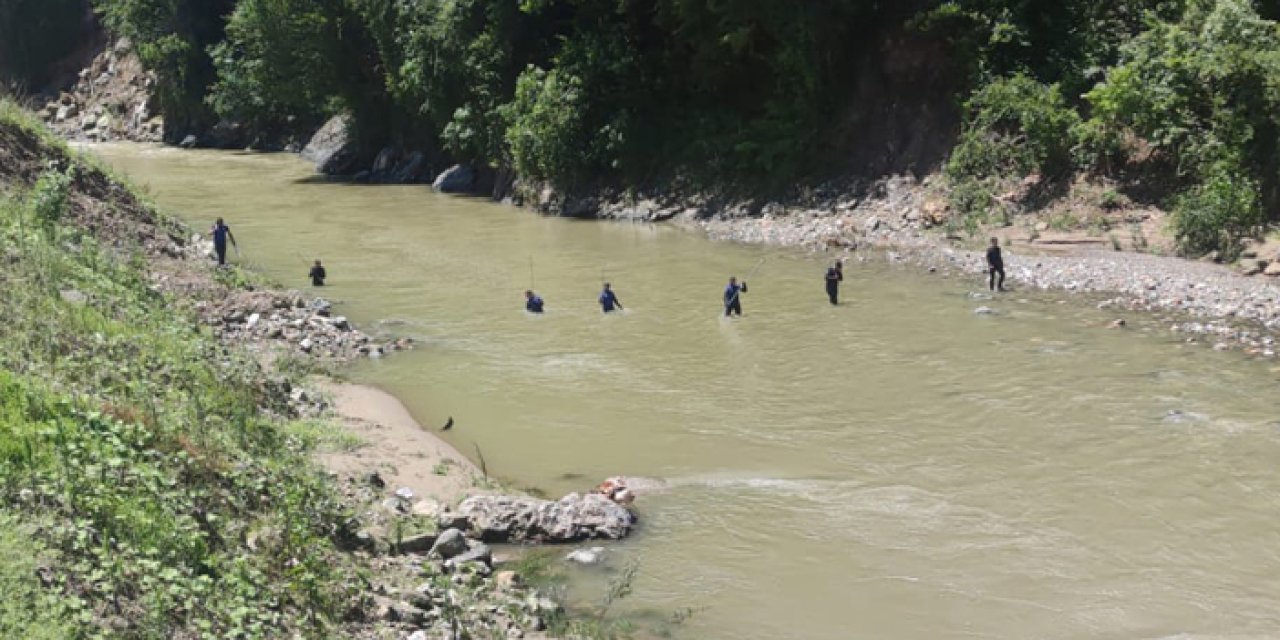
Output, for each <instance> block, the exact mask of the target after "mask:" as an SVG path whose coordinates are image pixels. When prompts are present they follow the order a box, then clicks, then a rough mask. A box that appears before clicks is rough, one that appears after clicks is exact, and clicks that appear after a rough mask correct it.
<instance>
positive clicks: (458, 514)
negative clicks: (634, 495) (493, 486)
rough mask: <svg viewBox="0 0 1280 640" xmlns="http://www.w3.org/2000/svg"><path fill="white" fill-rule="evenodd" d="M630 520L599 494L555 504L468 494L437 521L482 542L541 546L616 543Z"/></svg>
mask: <svg viewBox="0 0 1280 640" xmlns="http://www.w3.org/2000/svg"><path fill="white" fill-rule="evenodd" d="M635 522H636V517H635V514H633V513H632V512H631V511H630V510H629V509H627V508H626V507H624V506H622V505H620V504H618V503H617V502H614V501H613V500H612V499H610V498H609V497H606V496H604V495H603V494H599V493H589V494H586V495H581V494H577V493H571V494H569V495H567V496H565V497H563V498H561V499H560V500H557V501H554V502H553V501H550V500H540V499H538V498H530V497H523V496H473V497H471V498H467V499H466V500H463V501H462V504H460V505H458V507H457V508H456V510H454V511H453V512H449V513H444V514H441V515H440V516H439V517H438V519H437V524H438V525H439V526H440V527H441V528H442V529H443V528H465V529H466V530H467V531H468V532H469V533H470V534H471V535H474V536H476V537H478V538H479V539H481V540H484V541H487V542H545V543H565V542H578V541H580V540H589V539H593V538H605V539H609V540H620V539H622V538H624V537H626V536H627V534H628V533H630V532H631V528H632V526H634V525H635Z"/></svg>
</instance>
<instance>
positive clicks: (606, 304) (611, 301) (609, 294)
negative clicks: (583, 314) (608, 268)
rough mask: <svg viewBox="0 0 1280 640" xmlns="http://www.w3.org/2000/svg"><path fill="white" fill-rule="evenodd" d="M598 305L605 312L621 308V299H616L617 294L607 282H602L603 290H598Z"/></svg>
mask: <svg viewBox="0 0 1280 640" xmlns="http://www.w3.org/2000/svg"><path fill="white" fill-rule="evenodd" d="M600 307H601V308H602V309H604V312H605V313H610V312H612V311H621V310H622V301H621V300H619V299H618V295H617V294H615V293H614V292H613V288H612V287H611V286H610V285H609V283H608V282H606V283H604V291H601V292H600Z"/></svg>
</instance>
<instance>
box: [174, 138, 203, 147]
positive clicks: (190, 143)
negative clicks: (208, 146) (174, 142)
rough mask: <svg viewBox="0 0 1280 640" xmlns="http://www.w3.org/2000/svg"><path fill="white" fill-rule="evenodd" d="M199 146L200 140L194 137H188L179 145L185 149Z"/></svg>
mask: <svg viewBox="0 0 1280 640" xmlns="http://www.w3.org/2000/svg"><path fill="white" fill-rule="evenodd" d="M198 144H200V139H199V138H197V137H195V136H194V135H187V137H185V138H183V139H182V142H179V143H178V146H179V147H182V148H183V149H194V148H195V147H196V145H198Z"/></svg>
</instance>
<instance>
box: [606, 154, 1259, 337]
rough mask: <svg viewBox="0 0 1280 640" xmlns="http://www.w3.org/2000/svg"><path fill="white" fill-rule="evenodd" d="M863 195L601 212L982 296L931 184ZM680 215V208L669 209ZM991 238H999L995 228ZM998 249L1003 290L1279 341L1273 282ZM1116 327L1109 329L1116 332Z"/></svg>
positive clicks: (1138, 261) (1179, 264)
mask: <svg viewBox="0 0 1280 640" xmlns="http://www.w3.org/2000/svg"><path fill="white" fill-rule="evenodd" d="M871 191H872V193H873V194H874V195H872V196H871V197H868V198H865V199H859V198H855V197H849V198H847V199H845V200H843V201H835V202H828V203H826V204H825V205H824V206H803V207H797V206H783V205H780V204H775V205H767V206H765V207H764V208H763V209H762V210H761V211H760V212H758V213H757V214H756V215H747V214H746V213H745V212H743V211H741V210H734V209H732V208H730V209H727V210H724V209H721V210H718V211H715V212H711V211H707V210H703V209H697V208H690V207H680V208H676V207H668V208H665V209H663V208H650V209H648V210H640V211H638V212H637V211H636V210H635V208H634V205H631V206H625V207H620V206H613V207H606V208H605V209H603V211H604V212H605V214H606V215H607V216H608V217H614V218H623V219H626V218H632V217H637V215H636V214H639V215H638V217H641V218H643V219H664V218H665V219H670V220H672V221H673V222H674V223H675V224H677V225H679V226H682V227H685V228H688V229H691V230H694V231H696V232H699V233H702V234H705V235H706V236H707V237H709V238H711V239H712V240H717V241H728V242H740V243H746V244H761V245H770V246H778V247H794V248H800V249H804V250H807V251H814V252H832V251H837V252H841V253H846V254H849V255H859V256H867V258H868V259H877V260H881V259H882V260H886V261H889V262H895V263H905V264H912V265H915V266H917V267H919V268H922V269H924V270H927V271H928V272H931V273H940V274H947V275H952V276H962V277H971V278H973V285H972V288H974V289H976V290H985V287H986V283H985V282H984V278H983V277H982V276H983V274H985V272H986V262H985V257H984V254H983V253H982V252H981V251H973V250H969V249H967V248H966V247H965V246H964V244H963V243H962V242H960V241H959V240H958V239H957V238H953V237H948V236H947V235H946V234H944V233H943V232H942V230H941V229H940V228H939V222H940V220H941V214H940V212H941V211H942V210H943V209H944V208H945V205H943V204H942V203H941V202H939V201H938V200H937V199H936V197H934V196H931V194H930V189H929V185H928V184H927V182H926V183H918V182H916V181H915V180H913V179H910V178H901V177H899V178H891V179H885V180H882V181H880V182H879V183H878V184H877V186H876V187H875V188H873V189H872V190H871ZM676 209H678V210H676ZM992 235H1006V234H1004V233H1001V232H1000V230H998V229H997V230H996V232H995V233H993V234H992ZM1004 244H1005V247H1004V248H1005V251H1004V255H1005V271H1006V273H1007V274H1008V284H1009V285H1010V286H1011V287H1017V288H1021V289H1036V290H1042V291H1062V292H1067V293H1070V294H1088V295H1089V296H1090V297H1091V299H1092V298H1102V299H1101V301H1100V302H1097V303H1096V304H1097V305H1098V307H1099V308H1100V309H1112V310H1115V311H1117V312H1120V311H1126V312H1142V313H1150V314H1154V315H1155V317H1156V319H1157V320H1159V321H1161V322H1163V323H1166V324H1167V325H1168V327H1169V331H1170V333H1171V335H1175V336H1177V337H1179V338H1180V339H1181V340H1183V341H1185V342H1202V343H1205V344H1208V345H1211V346H1212V347H1213V348H1214V349H1217V350H1228V349H1238V350H1241V351H1244V352H1245V353H1247V354H1249V355H1251V356H1257V357H1263V358H1273V357H1275V356H1276V342H1277V339H1278V338H1280V282H1277V280H1276V279H1274V278H1271V277H1265V276H1256V275H1255V276H1246V275H1241V274H1240V273H1237V272H1236V271H1235V270H1233V269H1231V268H1229V267H1227V266H1224V265H1220V264H1215V263H1212V262H1204V261H1193V260H1188V259H1184V258H1177V257H1169V256H1160V255H1152V254H1148V253H1138V252H1132V251H1104V250H1101V249H1096V248H1092V249H1072V250H1070V251H1069V252H1067V253H1065V254H1056V255H1055V254H1053V253H1050V252H1049V251H1046V250H1045V249H1044V248H1043V247H1038V246H1036V245H1035V243H1027V242H1015V243H1013V244H1012V246H1010V245H1009V244H1008V242H1006V243H1004ZM1122 324H1123V323H1117V324H1116V325H1115V326H1117V327H1118V326H1122Z"/></svg>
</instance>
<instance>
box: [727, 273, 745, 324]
mask: <svg viewBox="0 0 1280 640" xmlns="http://www.w3.org/2000/svg"><path fill="white" fill-rule="evenodd" d="M746 292H747V283H746V281H745V280H744V281H743V282H742V284H738V279H737V278H734V277H732V276H730V277H729V286H727V287H725V288H724V315H725V317H726V318H727V317H729V316H730V315H734V314H737V315H739V316H741V315H742V300H741V298H742V294H744V293H746Z"/></svg>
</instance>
